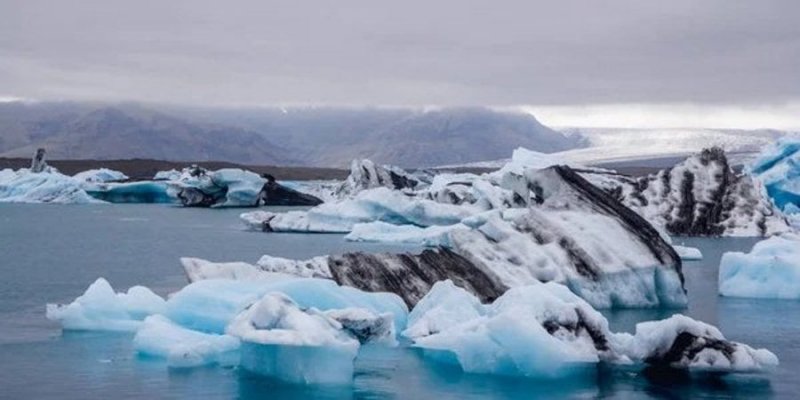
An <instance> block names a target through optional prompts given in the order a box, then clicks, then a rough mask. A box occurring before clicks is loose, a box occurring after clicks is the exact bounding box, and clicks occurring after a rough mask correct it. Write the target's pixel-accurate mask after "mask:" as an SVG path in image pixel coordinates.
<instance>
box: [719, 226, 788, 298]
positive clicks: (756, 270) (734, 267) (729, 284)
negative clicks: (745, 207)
mask: <svg viewBox="0 0 800 400" xmlns="http://www.w3.org/2000/svg"><path fill="white" fill-rule="evenodd" d="M719 293H720V294H721V295H723V296H730V297H755V298H778V299H800V236H797V235H796V234H786V235H782V236H774V237H771V238H768V239H765V240H762V241H760V242H758V243H756V244H755V246H753V249H752V250H751V251H750V252H749V253H742V252H728V253H725V254H723V256H722V260H721V261H720V266H719Z"/></svg>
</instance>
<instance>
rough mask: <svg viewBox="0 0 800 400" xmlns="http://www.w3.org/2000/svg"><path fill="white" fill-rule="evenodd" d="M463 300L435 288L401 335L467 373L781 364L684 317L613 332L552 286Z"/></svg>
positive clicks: (551, 374) (556, 374) (451, 290)
mask: <svg viewBox="0 0 800 400" xmlns="http://www.w3.org/2000/svg"><path fill="white" fill-rule="evenodd" d="M468 296H469V293H467V292H464V291H463V290H461V289H459V288H457V287H455V286H453V285H451V284H443V285H437V287H436V289H435V291H432V294H431V297H430V298H428V299H423V301H421V302H420V303H419V306H420V307H421V309H420V311H417V310H412V313H411V315H413V316H414V317H413V318H410V321H411V323H410V325H409V329H408V330H407V331H406V332H407V333H408V334H409V335H408V336H410V337H411V338H412V339H414V344H413V345H414V346H416V347H419V348H422V349H423V350H424V352H423V354H424V355H425V356H426V357H429V358H430V359H432V360H434V361H439V362H446V363H452V364H456V365H458V366H459V367H460V368H461V369H463V370H464V371H466V372H472V373H485V374H497V375H511V376H526V377H534V378H546V379H552V378H561V377H567V376H573V375H575V374H580V373H584V372H586V371H587V369H588V370H591V368H593V367H594V366H595V365H596V364H597V363H598V362H600V361H604V362H607V363H612V364H625V365H631V364H633V365H635V366H636V365H638V366H639V367H644V366H645V365H653V366H658V367H668V368H676V369H688V370H695V371H697V370H700V371H709V370H710V371H719V372H753V371H759V370H763V369H770V368H773V367H775V366H776V365H777V364H778V359H777V357H776V356H775V355H774V354H772V353H771V352H769V351H768V350H765V349H753V348H751V347H749V346H747V345H744V344H741V343H736V342H731V341H728V340H726V339H725V338H724V336H723V335H722V333H721V332H719V330H718V329H716V328H714V327H713V326H710V325H707V324H704V323H702V322H699V321H695V320H693V319H691V318H689V317H686V316H683V315H675V316H673V317H671V318H669V319H666V320H661V321H651V322H644V323H640V324H638V325H637V327H636V333H635V334H634V335H631V334H627V333H614V332H611V331H610V330H609V327H608V321H607V320H606V319H605V317H603V315H602V314H600V313H598V312H597V311H596V310H594V309H593V308H592V307H591V306H590V305H589V304H588V303H586V302H585V301H584V300H582V299H581V298H579V297H578V296H576V295H575V294H574V293H572V292H571V291H570V290H569V289H567V288H566V287H565V286H563V285H560V284H556V283H552V282H551V283H547V284H542V283H537V284H533V285H530V286H521V287H516V288H512V289H510V290H509V291H508V292H506V294H504V295H503V296H501V297H500V298H498V299H497V300H495V301H494V302H493V303H492V304H490V305H487V306H485V307H474V306H473V307H471V306H470V304H475V301H476V299H473V300H472V301H471V302H470V301H469V299H468V298H465V297H468ZM434 297H436V298H442V299H445V300H449V301H451V302H452V301H453V300H452V299H460V300H459V301H458V303H457V304H459V305H458V306H455V307H453V310H452V311H451V312H450V313H449V314H448V313H447V312H446V311H447V310H442V309H441V308H437V307H431V305H430V304H429V303H428V301H429V300H431V299H433V298H434ZM415 314H416V315H415ZM426 314H430V315H426ZM437 316H447V318H443V319H442V321H441V322H442V323H441V324H439V325H438V326H437V327H436V329H435V330H429V329H413V328H414V327H415V326H421V327H423V328H424V327H425V326H426V324H422V325H418V324H419V322H416V321H420V322H423V321H428V320H436V318H437ZM440 318H441V317H440ZM448 322H449V324H448ZM426 330H427V331H428V332H427V334H426Z"/></svg>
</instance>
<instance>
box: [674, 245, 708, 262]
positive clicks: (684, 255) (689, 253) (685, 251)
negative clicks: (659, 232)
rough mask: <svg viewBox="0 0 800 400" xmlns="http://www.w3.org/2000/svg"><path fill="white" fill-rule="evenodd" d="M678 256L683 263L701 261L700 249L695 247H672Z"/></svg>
mask: <svg viewBox="0 0 800 400" xmlns="http://www.w3.org/2000/svg"><path fill="white" fill-rule="evenodd" d="M672 247H673V248H674V249H675V251H676V252H677V253H678V255H679V256H680V257H681V260H684V261H696V260H702V259H703V253H702V252H700V249H698V248H696V247H688V246H680V245H673V246H672Z"/></svg>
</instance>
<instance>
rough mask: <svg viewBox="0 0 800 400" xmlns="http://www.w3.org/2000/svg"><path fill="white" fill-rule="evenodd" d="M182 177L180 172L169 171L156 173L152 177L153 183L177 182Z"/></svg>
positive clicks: (175, 170)
mask: <svg viewBox="0 0 800 400" xmlns="http://www.w3.org/2000/svg"><path fill="white" fill-rule="evenodd" d="M181 176H182V173H181V171H178V170H177V169H171V170H169V171H158V172H156V174H155V175H153V180H154V181H177V180H178V179H180V178H181Z"/></svg>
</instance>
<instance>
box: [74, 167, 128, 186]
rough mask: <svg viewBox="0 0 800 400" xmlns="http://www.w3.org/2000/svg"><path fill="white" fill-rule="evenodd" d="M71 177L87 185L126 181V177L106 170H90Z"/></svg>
mask: <svg viewBox="0 0 800 400" xmlns="http://www.w3.org/2000/svg"><path fill="white" fill-rule="evenodd" d="M72 177H73V178H75V179H77V180H79V181H81V182H87V183H103V182H110V181H123V180H125V179H128V175H125V174H123V173H122V172H119V171H115V170H113V169H108V168H98V169H90V170H88V171H83V172H78V173H77V174H75V175H73V176H72Z"/></svg>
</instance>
